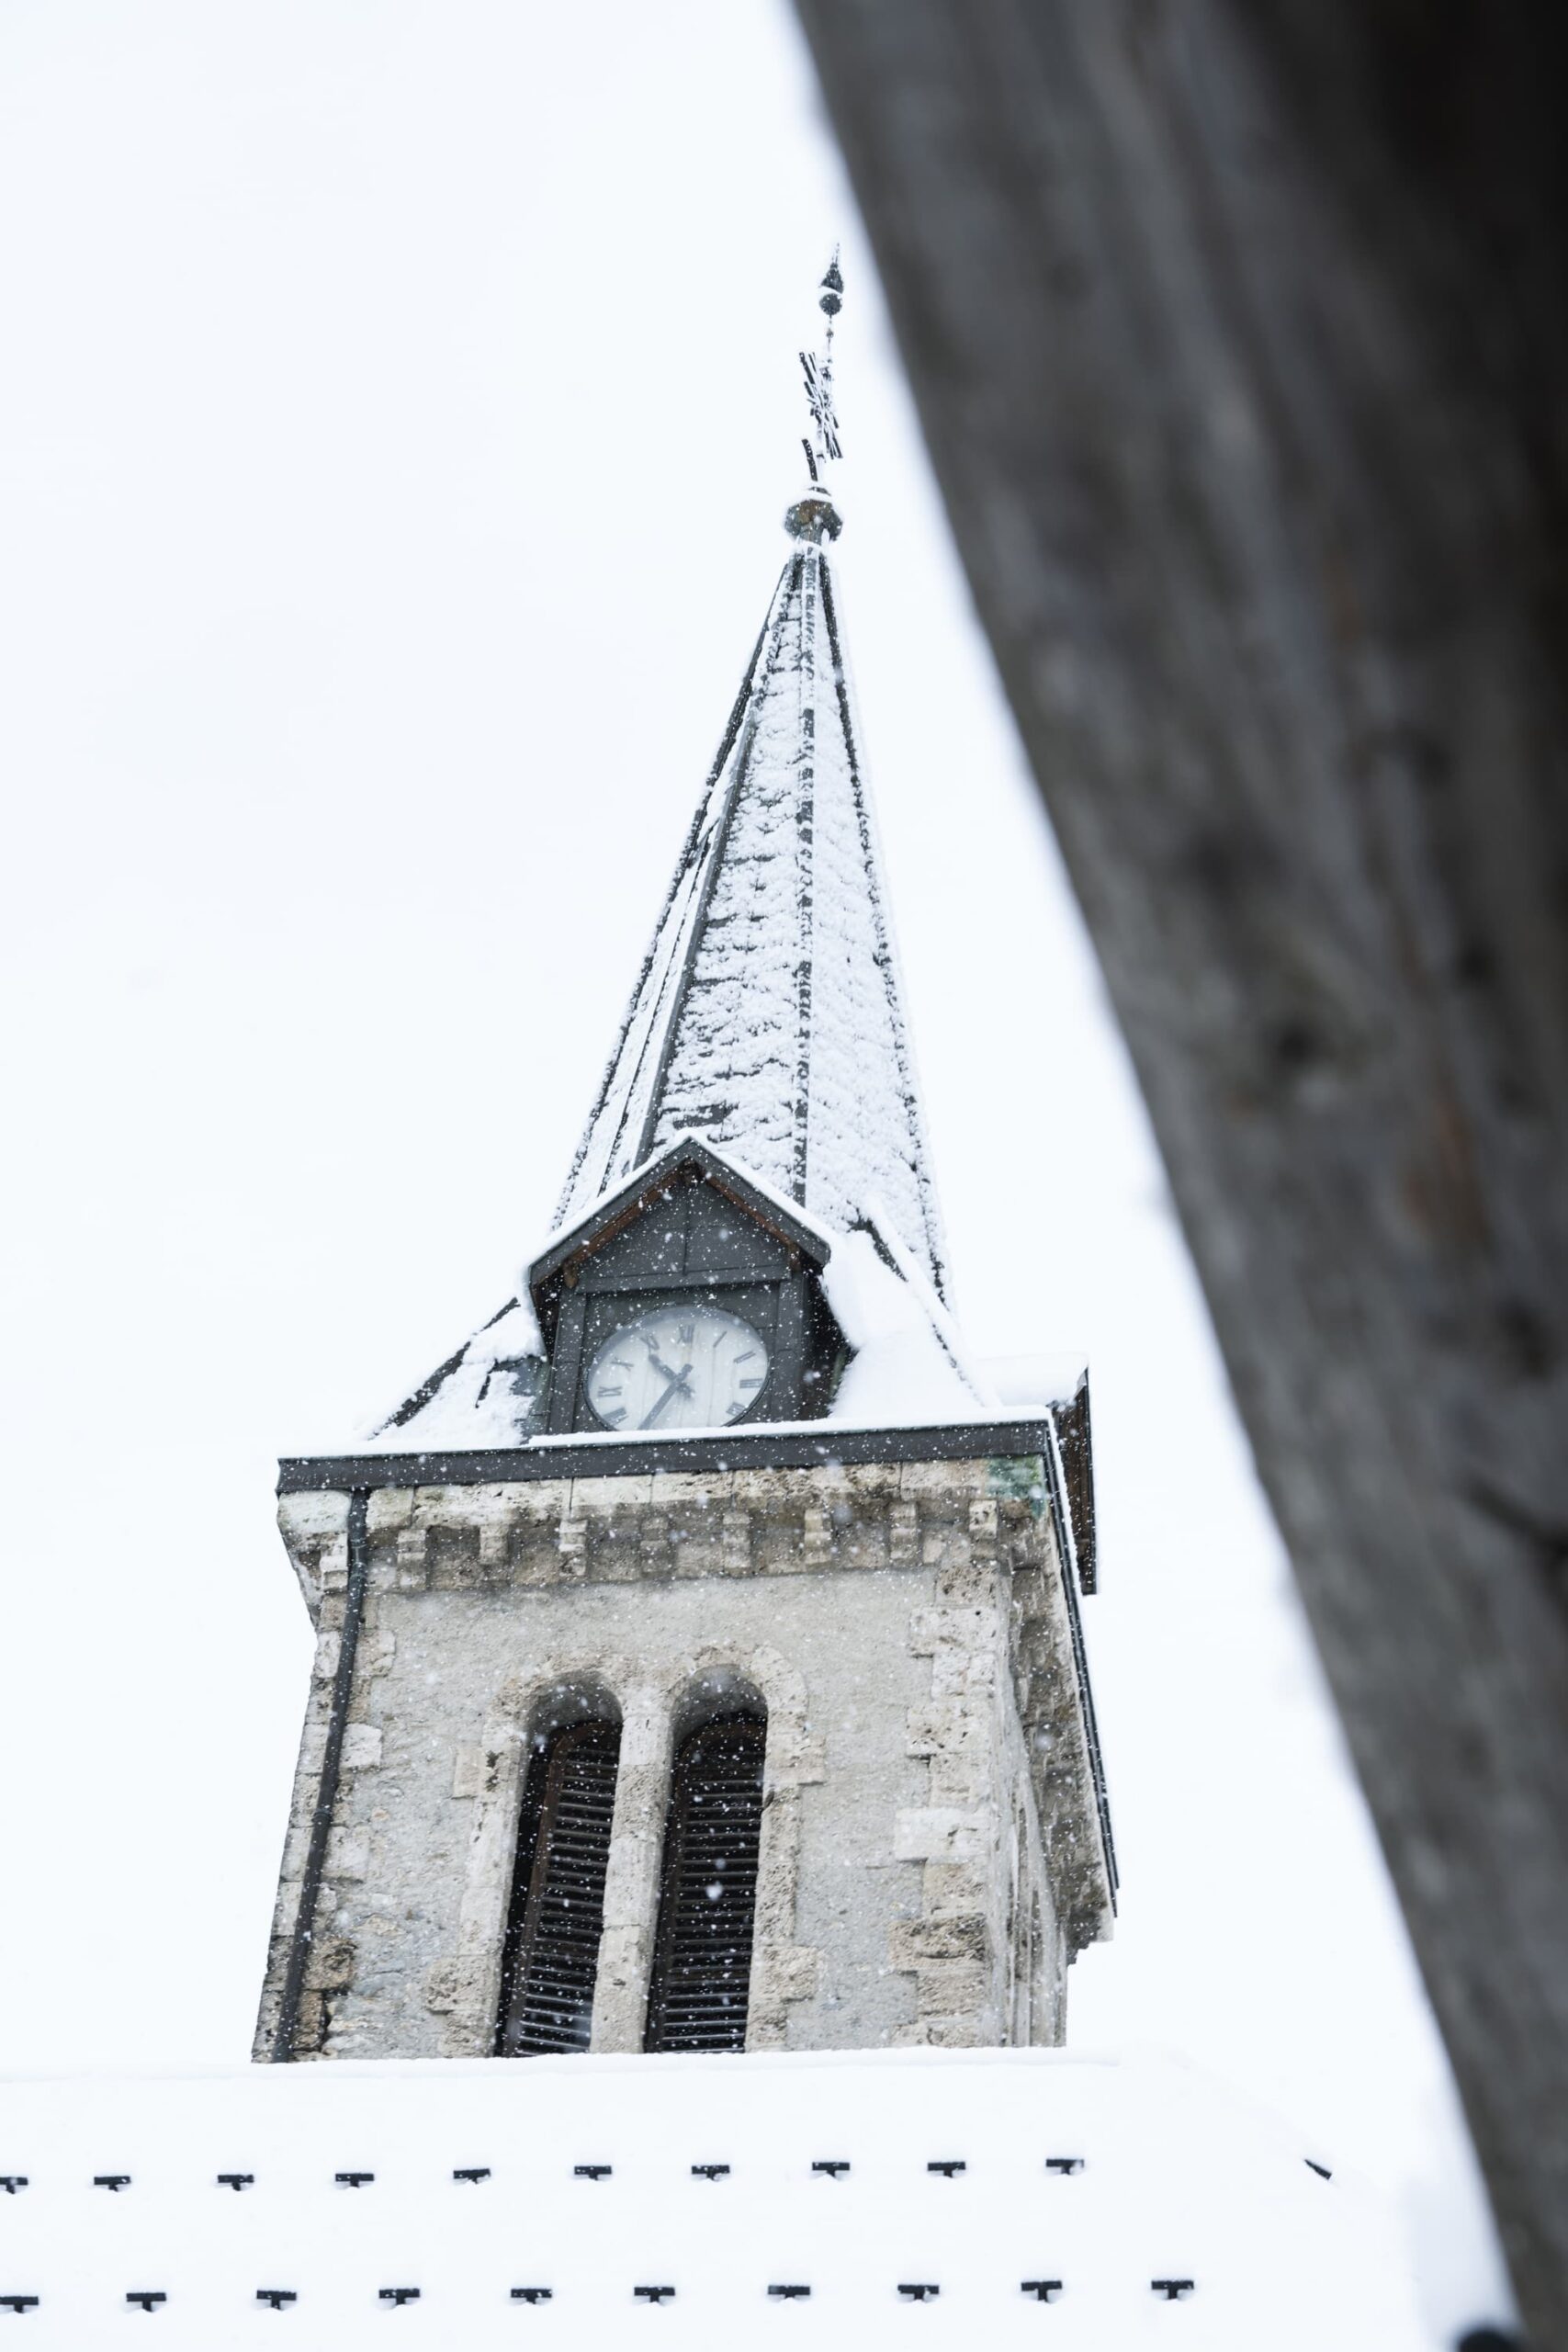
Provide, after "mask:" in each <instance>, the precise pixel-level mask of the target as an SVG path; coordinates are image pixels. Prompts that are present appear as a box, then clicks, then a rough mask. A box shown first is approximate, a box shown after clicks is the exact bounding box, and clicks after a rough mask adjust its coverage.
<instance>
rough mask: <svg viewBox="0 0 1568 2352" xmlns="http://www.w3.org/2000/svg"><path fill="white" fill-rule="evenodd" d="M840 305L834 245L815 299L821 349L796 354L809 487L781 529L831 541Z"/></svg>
mask: <svg viewBox="0 0 1568 2352" xmlns="http://www.w3.org/2000/svg"><path fill="white" fill-rule="evenodd" d="M843 306H844V280H843V276H842V273H841V272H840V268H839V248H838V246H837V245H835V246H834V248H833V258H832V260H831V261H830V262H829V264H828V268H827V272H826V274H825V276H824V277H823V279H822V283H821V285H820V287H819V288H818V295H817V307H818V310H819V311H821V312H822V314H823V316H824V318H825V319H826V320H827V322H828V323H827V325H826V327H825V328H824V329H823V334H822V347H821V349H820V351H803V352H802V353H801V355H800V372H801V375H802V377H803V378H804V379H805V383H806V399H807V406H808V407H809V409H810V411H811V426H812V430H811V434H810V435H809V436H808V437H807V438H805V439H803V440H802V442H801V445H800V446H801V447H802V448H803V449H804V450H805V452H806V469H807V473H808V474H809V475H810V477H811V487H810V488H809V490H807V492H806V494H805V496H804V497H803V498H799V499H797V500H796V501H795V504H794V505H793V506H792V507H791V508H790V510H789V513H788V514H787V515H785V516H784V528H785V529H786V530H787V531H788V532H789V533H790V534H791V536H792V537H795V538H797V539H809V540H813V541H816V542H820V541H821V540H823V539H836V538H837V537H838V536H839V533H840V531H841V530H842V528H843V517H842V516H841V515H840V513H839V511H838V509H837V507H836V506H835V505H834V504H833V502H832V500H831V498H830V497H829V495H828V491H827V486H826V485H827V473H828V468H829V466H830V465H832V464H833V463H835V461H836V460H837V459H838V458H841V457H842V456H843V454H844V452H843V447H842V445H841V443H840V439H839V418H838V412H837V411H836V410H835V408H834V406H833V322H834V320H835V319H836V318H837V317H838V315H839V312H840V311H841V310H842V309H843Z"/></svg>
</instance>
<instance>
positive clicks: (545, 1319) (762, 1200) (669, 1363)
mask: <svg viewBox="0 0 1568 2352" xmlns="http://www.w3.org/2000/svg"><path fill="white" fill-rule="evenodd" d="M830 1250H831V1243H830V1241H829V1236H828V1235H827V1234H826V1233H825V1232H824V1231H823V1229H822V1227H820V1226H819V1225H818V1224H817V1223H816V1222H815V1221H814V1220H813V1219H812V1218H810V1217H808V1216H805V1215H804V1214H803V1213H802V1212H801V1211H800V1210H799V1209H798V1208H797V1207H796V1206H795V1205H794V1204H791V1203H789V1202H786V1201H784V1200H781V1199H780V1198H779V1196H778V1195H777V1194H776V1193H773V1192H772V1191H770V1190H768V1189H767V1188H766V1187H764V1186H761V1185H760V1184H758V1183H756V1182H754V1181H753V1180H752V1179H751V1178H750V1177H749V1176H748V1175H747V1174H746V1172H745V1171H744V1170H742V1169H740V1168H739V1167H737V1166H736V1165H735V1164H734V1163H733V1162H732V1161H730V1160H729V1159H727V1158H726V1157H725V1156H724V1154H723V1153H722V1152H719V1151H716V1150H715V1149H714V1148H712V1147H711V1146H710V1145H708V1144H705V1143H703V1142H701V1141H699V1140H698V1139H697V1138H695V1137H687V1138H684V1139H682V1141H681V1142H679V1143H676V1144H672V1145H671V1147H670V1148H669V1149H668V1150H667V1151H665V1152H663V1153H661V1154H660V1157H659V1158H658V1159H655V1160H653V1161H651V1162H650V1163H649V1165H648V1166H647V1167H646V1168H643V1169H641V1170H638V1171H637V1174H636V1175H635V1176H633V1177H632V1178H631V1179H630V1181H629V1182H627V1183H626V1184H625V1185H624V1186H622V1187H621V1188H620V1190H619V1191H617V1192H615V1193H612V1194H610V1195H609V1196H608V1197H607V1198H606V1199H604V1200H603V1201H600V1202H597V1203H596V1204H594V1206H593V1207H592V1210H590V1211H589V1212H588V1214H587V1215H586V1216H582V1217H581V1218H580V1219H579V1220H578V1222H577V1223H576V1224H575V1225H573V1226H572V1227H570V1229H569V1230H568V1231H566V1232H564V1233H562V1234H561V1235H559V1236H558V1238H557V1239H556V1240H555V1241H554V1242H553V1243H552V1244H551V1246H550V1248H549V1249H548V1250H547V1251H546V1252H545V1254H544V1255H543V1256H542V1257H541V1258H539V1259H537V1260H536V1261H535V1263H534V1264H533V1265H532V1266H530V1268H529V1269H528V1277H527V1279H528V1287H529V1290H530V1292H531V1294H532V1296H533V1299H534V1304H535V1306H536V1310H537V1313H538V1317H539V1329H540V1330H541V1332H542V1333H543V1335H544V1340H545V1346H546V1350H547V1353H548V1356H549V1361H550V1393H549V1405H548V1410H547V1420H546V1426H547V1430H549V1431H550V1432H551V1433H552V1434H556V1433H560V1432H564V1431H567V1430H599V1431H604V1432H615V1433H617V1434H620V1435H624V1436H628V1437H629V1436H631V1435H633V1434H634V1433H642V1432H656V1431H657V1432H672V1431H675V1430H682V1429H718V1428H723V1427H727V1426H728V1425H729V1424H731V1423H733V1422H739V1421H748V1422H757V1421H771V1422H776V1421H798V1420H808V1419H816V1418H817V1417H818V1415H820V1414H822V1413H824V1412H826V1410H827V1408H828V1405H829V1399H830V1397H831V1395H832V1390H833V1385H834V1382H835V1379H836V1376H837V1373H838V1371H839V1369H840V1367H841V1365H842V1363H843V1362H844V1360H845V1355H846V1350H845V1343H844V1340H843V1335H842V1333H841V1332H840V1329H839V1327H838V1325H837V1323H836V1322H835V1320H834V1318H833V1315H832V1312H831V1310H830V1308H829V1305H828V1301H827V1298H826V1295H824V1292H823V1289H822V1284H821V1274H822V1271H823V1268H824V1267H825V1266H826V1265H827V1263H828V1260H829V1254H830Z"/></svg>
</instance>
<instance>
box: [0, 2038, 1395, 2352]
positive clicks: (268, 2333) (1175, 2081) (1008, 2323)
mask: <svg viewBox="0 0 1568 2352" xmlns="http://www.w3.org/2000/svg"><path fill="white" fill-rule="evenodd" d="M1309 2155H1310V2156H1313V2157H1314V2158H1317V2159H1318V2160H1319V2161H1323V2158H1322V2152H1321V2151H1319V2150H1317V2149H1315V2148H1308V2147H1307V2146H1306V2145H1304V2144H1303V2141H1302V2139H1301V2137H1300V2136H1299V2135H1298V2134H1297V2133H1295V2132H1294V2131H1292V2130H1291V2129H1290V2128H1289V2127H1288V2126H1286V2125H1284V2124H1282V2123H1280V2121H1279V2120H1277V2119H1275V2118H1273V2117H1271V2116H1269V2115H1268V2114H1266V2113H1264V2112H1261V2111H1259V2110H1258V2109H1254V2108H1252V2107H1250V2106H1248V2105H1247V2104H1245V2103H1244V2102H1243V2101H1242V2100H1240V2099H1239V2098H1235V2097H1234V2096H1233V2095H1232V2094H1231V2093H1229V2092H1228V2091H1225V2090H1223V2089H1221V2088H1220V2087H1218V2086H1216V2085H1214V2084H1213V2083H1211V2082H1209V2081H1207V2080H1206V2079H1204V2078H1203V2077H1201V2076H1200V2075H1196V2074H1195V2073H1192V2072H1190V2071H1188V2070H1187V2069H1185V2068H1182V2067H1179V2066H1177V2065H1174V2064H1170V2063H1168V2062H1164V2061H1160V2060H1156V2059H1150V2058H1148V2057H1139V2058H1128V2059H1125V2060H1122V2061H1121V2062H1116V2061H1114V2060H1102V2061H1090V2060H1084V2059H1077V2058H1067V2057H1066V2056H1065V2055H1063V2054H1062V2053H1059V2052H925V2051H920V2052H914V2051H908V2052H902V2051H900V2052H877V2053H874V2054H869V2055H866V2054H858V2053H844V2054H837V2053H834V2054H826V2053H824V2054H821V2055H805V2054H802V2055H799V2056H795V2055H779V2056H746V2057H731V2058H674V2057H671V2058H610V2057H572V2058H564V2059H543V2058H536V2059H529V2060H525V2061H521V2062H519V2061H508V2060H489V2061H485V2060H475V2061H452V2062H442V2061H434V2062H427V2063H424V2064H396V2063H390V2062H387V2063H380V2064H375V2063H367V2062H358V2063H346V2062H344V2063H330V2064H316V2065H298V2066H253V2067H247V2068H243V2069H237V2070H235V2071H233V2072H231V2073H213V2074H190V2075H166V2074H162V2075H141V2076H120V2077H115V2078H112V2079H108V2080H104V2079H93V2078H90V2077H83V2078H77V2079H69V2078H68V2079H53V2080H44V2079H26V2080H13V2081H11V2082H9V2083H7V2084H6V2085H4V2086H0V2177H10V2178H11V2179H12V2180H13V2181H14V2182H17V2184H18V2185H17V2186H16V2187H15V2188H14V2189H13V2191H12V2193H10V2194H5V2193H0V2297H8V2296H17V2295H36V2296H37V2297H38V2298H39V2301H38V2303H37V2305H36V2307H34V2308H30V2309H26V2310H24V2311H23V2312H21V2313H19V2314H18V2317H19V2318H20V2319H22V2320H24V2321H25V2329H24V2332H23V2333H22V2334H21V2335H19V2336H18V2343H19V2344H24V2345H33V2346H39V2348H40V2352H42V2347H45V2346H58V2347H60V2352H98V2348H99V2347H101V2346H124V2345H125V2344H126V2343H127V2342H128V2341H130V2340H131V2338H132V2336H133V2335H134V2336H135V2337H136V2340H140V2334H139V2331H140V2330H141V2326H142V2325H143V2324H145V2319H146V2318H147V2317H151V2319H152V2322H153V2324H154V2326H155V2331H156V2332H155V2333H154V2334H153V2335H152V2338H151V2340H152V2342H153V2343H154V2344H156V2345H158V2346H163V2347H164V2352H180V2347H182V2346H183V2347H186V2348H187V2352H213V2347H214V2346H220V2345H221V2346H235V2345H243V2344H249V2343H251V2342H252V2341H253V2339H254V2341H255V2342H256V2343H257V2344H258V2345H260V2344H263V2343H265V2344H271V2343H273V2342H274V2341H275V2340H277V2341H281V2342H283V2343H285V2344H288V2345H290V2346H293V2347H294V2352H355V2347H356V2346H362V2345H363V2346H372V2345H374V2346H378V2347H385V2346H389V2345H393V2344H395V2345H400V2346H403V2345H406V2346H414V2345H429V2346H442V2347H443V2352H451V2347H456V2346H461V2347H463V2352H492V2347H501V2346H505V2347H507V2352H513V2347H515V2346H519V2345H534V2344H556V2345H561V2346H565V2345H571V2346H574V2347H578V2352H602V2348H603V2352H608V2347H611V2346H615V2347H620V2346H625V2345H626V2344H628V2343H630V2342H632V2341H633V2340H634V2339H635V2340H636V2341H637V2342H640V2341H641V2331H643V2330H646V2331H647V2333H648V2336H649V2342H650V2343H652V2342H654V2341H656V2340H657V2341H658V2342H660V2343H674V2344H679V2345H682V2346H686V2347H689V2348H690V2352H735V2346H737V2345H738V2344H739V2345H750V2344H753V2343H758V2342H766V2343H768V2344H774V2343H776V2344H778V2345H779V2346H785V2345H807V2344H809V2345H813V2346H820V2347H823V2352H828V2348H829V2347H832V2352H864V2347H865V2346H885V2345H890V2344H894V2343H898V2344H902V2343H903V2342H904V2341H905V2339H906V2337H907V2338H908V2342H909V2343H910V2344H911V2345H914V2344H916V2343H918V2344H919V2345H920V2346H922V2347H925V2352H931V2347H934V2346H938V2345H947V2346H953V2347H955V2348H956V2347H959V2346H962V2347H964V2352H973V2347H974V2346H976V2345H977V2344H981V2343H984V2344H986V2345H987V2346H994V2347H997V2352H1006V2347H1008V2346H1013V2345H1017V2346H1030V2347H1032V2352H1033V2347H1038V2346H1044V2345H1049V2346H1050V2347H1051V2352H1143V2347H1145V2346H1158V2347H1159V2352H1171V2348H1172V2347H1180V2346H1188V2347H1190V2352H1264V2347H1267V2352H1309V2347H1310V2352H1323V2347H1324V2346H1337V2347H1340V2352H1362V2347H1364V2352H1424V2347H1426V2348H1427V2352H1429V2339H1428V2338H1427V2336H1426V2335H1424V2334H1423V2332H1422V2329H1421V2327H1420V2324H1419V2323H1418V2321H1417V2319H1416V2315H1415V2308H1414V2301H1413V2296H1412V2290H1411V2284H1410V2279H1409V2277H1408V2273H1407V2268H1406V2264H1405V2259H1404V2250H1403V2247H1402V2245H1400V2243H1399V2241H1398V2238H1397V2236H1396V2233H1395V2231H1394V2228H1393V2222H1392V2220H1391V2218H1390V2216H1389V2215H1388V2213H1387V2212H1386V2211H1385V2210H1384V2209H1383V2208H1382V2205H1381V2204H1380V2202H1379V2201H1378V2200H1377V2199H1376V2198H1375V2197H1374V2195H1373V2194H1372V2192H1371V2190H1370V2189H1369V2188H1366V2187H1365V2186H1363V2185H1362V2184H1360V2183H1359V2182H1358V2181H1355V2180H1352V2179H1350V2178H1348V2177H1346V2176H1345V2175H1344V2174H1343V2173H1342V2172H1340V2171H1339V2170H1338V2169H1337V2168H1336V2169H1335V2171H1334V2175H1333V2177H1332V2178H1330V2179H1324V2178H1323V2177H1321V2176H1320V2175H1319V2174H1318V2173H1317V2172H1314V2171H1313V2170H1312V2169H1311V2168H1310V2167H1309V2165H1308V2163H1307V2162H1306V2158H1307V2157H1308V2156H1309ZM1052 2160H1059V2163H1060V2164H1061V2165H1066V2164H1071V2165H1074V2166H1076V2167H1077V2168H1076V2169H1073V2170H1066V2169H1060V2168H1057V2169H1053V2168H1051V2166H1052ZM823 2162H830V2163H838V2164H847V2165H848V2166H849V2170H848V2171H847V2172H843V2173H840V2174H839V2175H838V2176H837V2177H833V2176H830V2175H828V2174H826V2173H822V2172H818V2171H815V2170H814V2169H813V2166H814V2165H818V2164H820V2163H823ZM943 2164H948V2165H952V2164H958V2165H962V2166H963V2169H962V2170H961V2171H958V2172H954V2173H953V2174H951V2175H949V2174H946V2173H943V2172H942V2171H932V2170H931V2165H943ZM581 2165H604V2166H608V2167H609V2170H608V2172H607V2173H606V2174H604V2176H603V2177H598V2178H592V2177H585V2176H582V2175H580V2174H579V2172H578V2171H577V2169H576V2168H577V2167H579V2166H581ZM697 2165H726V2166H728V2171H727V2172H725V2173H722V2174H720V2175H718V2176H717V2177H714V2178H708V2177H704V2176H702V2175H701V2174H698V2173H696V2172H694V2166H697ZM475 2169H478V2170H479V2171H480V2172H481V2173H482V2177H480V2178H478V2179H472V2180H465V2179H460V2178H458V2177H457V2174H458V2173H460V2172H462V2171H465V2170H470V2171H471V2170H475ZM222 2173H234V2174H239V2175H241V2176H250V2178H249V2179H248V2181H246V2183H245V2185H243V2187H241V2188H231V2187H229V2186H225V2185H223V2184H221V2183H220V2179H219V2175H220V2174H222ZM345 2173H357V2174H360V2175H362V2176H366V2177H364V2178H363V2179H362V2181H361V2184H360V2185H359V2186H358V2187H356V2188H355V2187H349V2186H347V2185H346V2184H344V2183H340V2182H339V2180H338V2179H337V2176H338V2175H340V2174H345ZM95 2176H122V2177H124V2179H125V2185H124V2186H123V2187H121V2188H105V2187H95V2185H94V2178H95ZM23 2177H25V2180H26V2186H25V2187H23V2186H20V2185H19V2184H20V2181H21V2179H22V2178H23ZM1057 2279H1059V2280H1060V2282H1061V2285H1060V2290H1059V2291H1055V2290H1053V2292H1052V2294H1051V2297H1050V2301H1049V2303H1048V2305H1046V2304H1042V2302H1041V2301H1039V2300H1038V2299H1037V2297H1036V2296H1035V2295H1034V2294H1033V2293H1025V2292H1024V2291H1023V2282H1024V2281H1025V2280H1036V2281H1038V2280H1057ZM1161 2279H1168V2280H1177V2281H1179V2280H1190V2281H1191V2289H1190V2292H1185V2293H1183V2294H1182V2295H1181V2296H1180V2297H1179V2300H1176V2301H1171V2300H1169V2299H1168V2295H1167V2293H1166V2291H1165V2290H1164V2289H1163V2288H1159V2287H1156V2285H1155V2284H1154V2283H1153V2282H1155V2281H1157V2280H1161ZM775 2286H794V2287H806V2288H808V2289H809V2290H810V2291H809V2294H808V2295H807V2296H798V2297H793V2298H788V2299H784V2298H780V2297H776V2296H771V2295H770V2293H769V2289H770V2288H771V2287H775ZM908 2286H918V2287H924V2288H927V2289H934V2290H937V2291H936V2292H935V2293H934V2294H930V2295H928V2296H927V2297H926V2298H925V2299H924V2300H923V2301H916V2300H914V2299H913V2298H910V2297H908V2296H905V2295H902V2294H901V2293H900V2291H899V2290H900V2288H901V2287H908ZM519 2287H524V2288H538V2289H547V2290H548V2300H547V2301H544V2300H541V2301H533V2302H529V2301H524V2300H521V2299H514V2298H513V2289H515V2288H519ZM639 2287H660V2288H672V2289H673V2290H674V2294H673V2296H672V2297H668V2298H660V2300H659V2301H658V2302H657V2303H652V2302H650V2301H649V2299H647V2298H644V2297H639V2296H638V2295H637V2291H636V2290H637V2288H639ZM269 2289H270V2290H279V2291H281V2292H283V2293H285V2294H288V2295H290V2296H292V2297H293V2298H294V2299H295V2300H294V2301H290V2302H287V2303H284V2304H282V2305H280V2306H279V2307H278V2308H276V2309H274V2308H273V2306H272V2304H271V2303H270V2302H269V2301H266V2300H265V2298H264V2297H261V2296H260V2295H259V2290H269ZM411 2289H412V2290H417V2295H416V2296H411V2297H408V2298H407V2299H406V2300H403V2301H398V2300H397V2299H396V2297H395V2295H393V2294H390V2293H389V2292H388V2291H387V2290H411ZM135 2294H150V2295H158V2296H162V2297H163V2298H164V2301H161V2302H157V2303H154V2304H153V2305H152V2310H151V2312H150V2313H144V2312H143V2309H142V2306H141V2304H140V2303H137V2302H130V2301H127V2297H128V2295H135ZM10 2321H11V2313H10V2311H9V2309H8V2308H6V2307H3V2306H0V2326H3V2327H6V2328H8V2327H9V2325H10ZM128 2323H133V2324H128Z"/></svg>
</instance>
